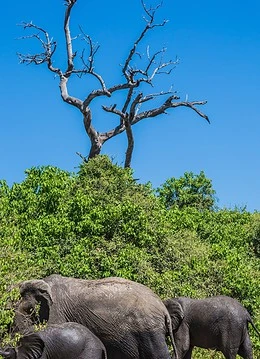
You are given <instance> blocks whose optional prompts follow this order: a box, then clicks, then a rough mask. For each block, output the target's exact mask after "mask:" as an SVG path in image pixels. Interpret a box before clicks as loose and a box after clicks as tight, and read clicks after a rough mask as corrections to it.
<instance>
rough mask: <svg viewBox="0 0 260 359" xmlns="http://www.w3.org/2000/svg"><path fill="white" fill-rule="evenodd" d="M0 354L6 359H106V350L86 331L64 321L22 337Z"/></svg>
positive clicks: (75, 324)
mask: <svg viewBox="0 0 260 359" xmlns="http://www.w3.org/2000/svg"><path fill="white" fill-rule="evenodd" d="M0 355H2V356H3V357H4V358H5V359H40V358H41V359H47V358H48V359H106V349H105V347H104V344H103V343H102V342H101V340H99V339H98V337H96V336H95V335H94V334H93V333H92V332H91V331H90V330H89V329H88V328H86V327H84V326H83V325H81V324H79V323H71V322H67V323H62V324H54V325H50V326H48V327H47V328H46V329H44V330H41V331H39V332H35V333H31V334H29V335H25V336H24V337H22V338H21V339H20V342H19V344H18V347H17V348H8V349H5V350H0Z"/></svg>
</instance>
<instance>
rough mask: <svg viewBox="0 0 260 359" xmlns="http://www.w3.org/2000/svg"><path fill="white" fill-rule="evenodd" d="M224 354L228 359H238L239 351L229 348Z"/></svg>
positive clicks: (223, 351)
mask: <svg viewBox="0 0 260 359" xmlns="http://www.w3.org/2000/svg"><path fill="white" fill-rule="evenodd" d="M222 353H223V354H224V357H225V358H226V359H236V356H237V349H230V348H227V349H224V350H222Z"/></svg>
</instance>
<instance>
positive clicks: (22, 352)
mask: <svg viewBox="0 0 260 359" xmlns="http://www.w3.org/2000/svg"><path fill="white" fill-rule="evenodd" d="M44 346H45V345H44V341H43V340H42V339H41V338H40V337H39V335H38V334H37V333H34V334H30V335H26V336H24V337H23V338H22V339H21V340H20V343H19V347H18V349H17V352H18V355H17V357H18V358H19V359H38V358H41V356H42V352H43V349H44Z"/></svg>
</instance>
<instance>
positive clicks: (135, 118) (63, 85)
mask: <svg viewBox="0 0 260 359" xmlns="http://www.w3.org/2000/svg"><path fill="white" fill-rule="evenodd" d="M76 2H77V0H65V5H66V10H65V17H64V35H65V42H66V50H67V51H66V52H67V65H66V68H65V70H62V69H61V68H59V67H56V66H54V60H53V59H54V55H55V51H56V48H57V43H56V42H55V41H54V40H53V39H52V38H51V37H50V36H49V34H48V32H47V31H46V30H45V29H43V28H41V27H39V26H37V25H35V24H33V23H32V22H30V23H26V22H24V23H22V24H21V25H22V26H23V28H24V29H31V30H32V34H31V35H29V36H23V37H22V38H23V39H25V38H34V39H36V40H38V41H39V43H40V44H41V46H42V48H43V52H41V53H37V54H34V55H31V54H21V53H18V57H19V59H20V62H21V63H25V64H35V65H41V64H47V66H48V69H49V70H50V71H51V72H53V73H54V74H55V75H56V76H58V77H59V88H60V94H61V97H62V99H63V100H64V101H65V102H66V103H68V104H69V105H72V106H74V107H76V108H77V109H78V110H79V111H80V112H81V113H82V115H83V120H84V127H85V130H86V133H87V135H88V137H89V139H90V143H91V147H90V151H89V155H88V159H89V158H92V157H94V156H96V155H98V154H99V153H100V152H101V149H102V146H103V144H104V143H105V142H106V141H108V140H109V139H111V138H112V137H115V136H117V135H119V134H121V133H122V132H124V131H125V132H126V134H127V140H128V146H127V150H126V156H125V167H130V165H131V159H132V153H133V148H134V136H133V132H132V126H133V125H135V124H137V123H138V122H140V121H142V120H144V119H148V118H152V117H156V116H159V115H162V114H165V113H166V111H167V110H169V109H171V108H176V107H181V106H182V107H189V108H190V109H192V110H193V111H195V112H196V113H197V114H198V115H199V116H201V117H203V118H204V119H205V120H207V121H208V122H209V119H208V117H207V116H206V115H205V114H204V113H203V112H201V111H200V110H199V109H198V108H197V106H199V105H204V104H205V103H206V101H193V102H188V101H187V100H185V101H179V100H180V98H179V97H178V96H177V95H176V92H173V91H172V89H170V90H168V91H161V92H159V93H148V94H144V89H143V88H145V87H149V86H150V87H151V88H152V87H153V81H154V79H155V77H156V76H159V75H162V74H167V75H170V74H171V72H172V70H173V68H174V67H175V65H176V63H177V60H174V61H172V60H169V61H165V60H164V54H165V52H166V49H165V48H162V49H160V50H159V51H157V52H155V53H153V54H150V50H149V46H148V47H147V51H146V55H145V58H144V56H141V55H140V54H139V52H138V46H139V45H140V43H141V42H142V40H143V39H144V38H145V36H146V34H147V33H148V32H149V31H151V30H153V29H155V28H156V27H160V26H164V25H165V24H166V22H167V21H166V20H164V21H162V22H161V23H156V22H155V14H156V11H157V9H158V8H159V7H160V6H161V4H160V5H158V6H156V7H155V8H152V7H149V8H148V7H147V6H146V5H145V4H144V2H143V0H141V4H142V7H143V10H144V12H145V16H144V21H145V25H144V27H143V29H142V31H141V33H140V34H139V36H138V37H137V39H136V41H135V42H134V44H133V45H132V47H131V49H130V51H129V54H128V56H127V58H126V59H125V61H124V63H123V65H122V73H123V79H124V80H123V81H122V83H119V84H115V85H114V86H112V87H107V86H106V82H105V80H104V78H103V77H102V76H101V74H100V73H98V72H96V71H95V68H94V60H95V55H96V53H97V51H98V49H99V46H97V45H96V44H94V43H93V41H92V38H91V37H90V36H89V35H87V34H86V33H85V32H84V31H83V29H82V28H80V35H79V36H81V38H82V39H83V40H85V41H86V44H87V45H86V46H87V49H88V54H87V55H86V48H85V49H84V50H83V51H82V52H81V53H80V54H78V52H77V51H74V49H73V41H74V40H75V39H76V38H77V37H76V38H72V36H71V31H70V16H71V11H72V9H73V7H74V5H75V4H76ZM76 57H77V58H78V59H79V60H80V64H81V65H80V67H76V65H75V58H76ZM136 57H138V58H139V62H141V65H140V66H136V65H135V64H134V58H136ZM75 75H76V76H78V77H82V76H83V75H90V76H93V77H94V78H96V80H97V82H98V84H99V88H98V89H95V90H92V91H91V92H89V93H88V94H87V96H86V97H85V98H84V99H79V98H77V97H74V96H72V95H70V94H69V92H68V87H67V85H68V81H69V79H70V78H71V77H72V76H75ZM119 91H120V92H121V94H122V96H123V104H122V107H121V108H118V106H117V105H116V104H112V105H111V106H102V108H103V110H104V111H106V112H110V113H112V114H114V115H116V116H117V117H118V124H117V126H116V127H114V128H112V129H110V130H108V131H106V132H98V131H97V129H96V128H95V127H94V125H93V121H92V111H91V106H92V103H93V101H94V100H95V99H96V98H97V97H100V96H106V97H112V95H113V94H114V93H116V92H119ZM158 97H160V98H161V99H162V100H161V104H160V105H159V106H157V107H151V108H150V109H148V110H143V111H141V107H142V105H143V104H144V103H147V102H149V101H151V102H152V100H154V99H155V98H158ZM84 158H85V157H84Z"/></svg>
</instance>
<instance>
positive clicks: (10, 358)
mask: <svg viewBox="0 0 260 359" xmlns="http://www.w3.org/2000/svg"><path fill="white" fill-rule="evenodd" d="M0 355H2V356H3V357H4V358H7V359H15V358H16V351H15V349H14V348H8V349H6V350H2V349H0Z"/></svg>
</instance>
